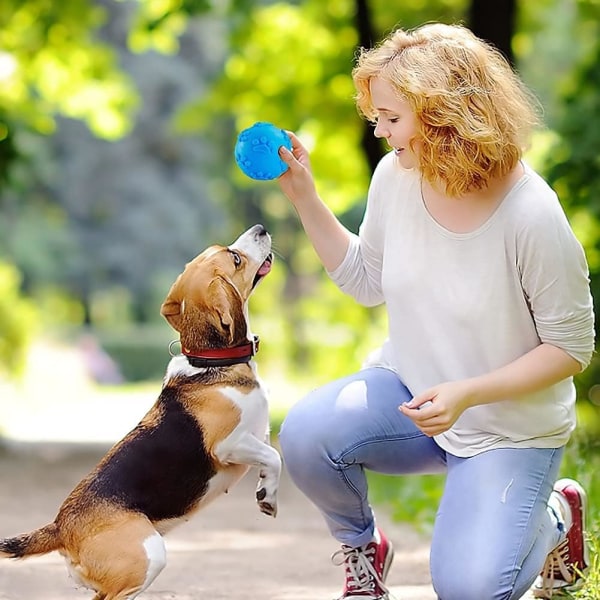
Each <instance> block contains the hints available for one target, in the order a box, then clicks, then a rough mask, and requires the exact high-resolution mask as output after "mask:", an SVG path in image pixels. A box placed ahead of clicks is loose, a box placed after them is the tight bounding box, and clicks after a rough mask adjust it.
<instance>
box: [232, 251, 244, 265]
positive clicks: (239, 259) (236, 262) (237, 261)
mask: <svg viewBox="0 0 600 600" xmlns="http://www.w3.org/2000/svg"><path fill="white" fill-rule="evenodd" d="M231 257H232V258H233V264H234V265H235V266H236V267H239V266H240V265H241V264H242V257H241V256H240V255H239V254H238V253H237V252H232V253H231Z"/></svg>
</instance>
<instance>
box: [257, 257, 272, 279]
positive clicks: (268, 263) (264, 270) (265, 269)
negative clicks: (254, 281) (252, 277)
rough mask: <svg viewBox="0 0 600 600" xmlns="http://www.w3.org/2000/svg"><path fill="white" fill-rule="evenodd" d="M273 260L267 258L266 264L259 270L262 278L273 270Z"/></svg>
mask: <svg viewBox="0 0 600 600" xmlns="http://www.w3.org/2000/svg"><path fill="white" fill-rule="evenodd" d="M271 264H272V263H271V259H270V258H267V260H265V262H264V263H263V264H262V265H260V268H259V269H258V274H259V275H260V276H261V277H262V276H263V275H266V274H267V273H268V272H269V271H270V270H271Z"/></svg>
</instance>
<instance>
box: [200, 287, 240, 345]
mask: <svg viewBox="0 0 600 600" xmlns="http://www.w3.org/2000/svg"><path fill="white" fill-rule="evenodd" d="M206 299H207V303H208V305H209V306H211V307H212V308H213V309H214V310H215V311H216V312H217V314H218V315H219V318H220V320H221V327H222V330H223V333H225V334H226V335H227V337H228V341H229V343H232V342H233V341H234V337H235V335H236V331H237V334H238V335H239V334H240V329H241V328H242V327H243V329H244V330H245V326H244V325H245V323H246V318H245V317H244V301H243V300H242V297H241V296H240V293H239V291H238V289H237V288H236V287H235V285H233V283H231V282H230V281H229V280H228V279H227V278H226V277H225V276H223V275H219V276H217V277H215V278H214V279H213V280H212V281H211V282H210V284H209V285H208V290H207V294H206ZM242 333H243V335H245V331H243V332H242Z"/></svg>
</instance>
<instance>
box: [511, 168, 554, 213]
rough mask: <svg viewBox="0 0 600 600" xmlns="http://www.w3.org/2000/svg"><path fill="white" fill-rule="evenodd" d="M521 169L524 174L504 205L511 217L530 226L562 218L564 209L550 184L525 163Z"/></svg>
mask: <svg viewBox="0 0 600 600" xmlns="http://www.w3.org/2000/svg"><path fill="white" fill-rule="evenodd" d="M523 167H524V174H523V176H522V177H521V179H520V180H519V181H518V182H517V184H516V185H515V186H514V188H513V189H512V191H511V193H510V194H509V202H507V203H506V204H507V208H509V210H510V212H511V213H512V214H513V216H515V217H516V218H520V219H523V220H524V221H525V222H528V223H531V224H535V223H536V222H538V223H539V220H541V221H546V220H547V219H550V220H554V219H556V218H557V217H559V218H561V219H562V218H564V216H565V213H564V209H563V207H562V205H561V203H560V200H559V198H558V195H557V194H556V192H555V191H554V190H553V189H552V187H551V186H550V184H549V183H548V182H547V181H546V180H545V179H544V178H543V177H542V176H541V175H540V174H539V173H538V172H537V171H536V170H534V169H533V168H532V167H531V166H529V165H528V164H527V163H523Z"/></svg>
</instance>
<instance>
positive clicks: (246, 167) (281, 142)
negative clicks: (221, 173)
mask: <svg viewBox="0 0 600 600" xmlns="http://www.w3.org/2000/svg"><path fill="white" fill-rule="evenodd" d="M281 146H285V147H286V148H287V149H288V150H291V149H292V140H290V137H289V136H288V134H287V133H286V132H285V131H283V129H279V128H278V127H275V125H273V124H271V123H263V122H260V123H254V125H252V127H248V129H244V131H242V132H241V133H240V134H239V135H238V139H237V142H236V144H235V160H236V162H237V164H238V166H239V168H240V169H241V170H242V171H243V172H244V173H245V174H246V175H248V177H251V178H252V179H261V180H265V179H276V178H277V177H279V176H280V175H281V174H282V173H285V172H286V171H287V169H288V166H287V165H286V164H285V163H284V162H283V161H282V160H281V158H279V148H280V147H281Z"/></svg>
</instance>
